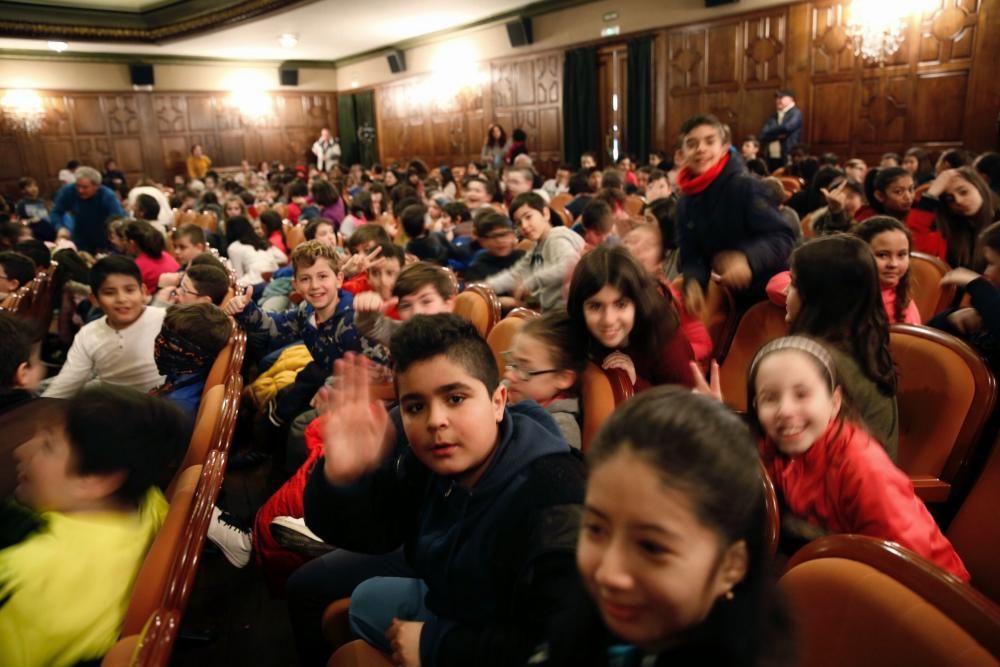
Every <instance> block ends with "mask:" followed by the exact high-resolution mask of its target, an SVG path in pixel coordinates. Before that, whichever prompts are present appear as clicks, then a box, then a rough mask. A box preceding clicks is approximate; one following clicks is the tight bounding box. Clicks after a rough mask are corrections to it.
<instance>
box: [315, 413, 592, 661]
mask: <svg viewBox="0 0 1000 667" xmlns="http://www.w3.org/2000/svg"><path fill="white" fill-rule="evenodd" d="M391 416H392V420H393V423H394V424H395V426H396V429H397V433H398V434H399V435H398V438H397V449H396V456H394V457H389V458H390V460H387V461H386V462H385V463H384V464H383V465H382V466H381V467H380V468H379V469H377V470H376V471H374V472H373V473H371V474H369V475H366V476H365V477H363V478H362V479H360V480H358V481H357V482H355V483H354V484H352V485H350V486H342V487H335V486H333V485H331V484H329V483H328V482H327V481H326V477H325V476H324V473H323V463H322V462H320V463H318V464H317V465H316V467H315V470H314V471H313V474H312V476H311V477H310V479H309V482H308V484H307V485H306V490H305V498H304V500H305V519H306V524H307V525H308V526H309V528H310V529H312V530H313V531H315V532H316V534H317V535H319V536H320V537H322V538H323V539H324V540H325V541H327V542H329V543H331V544H336V545H337V546H339V547H342V548H345V549H349V550H351V551H357V552H361V553H386V552H389V551H392V550H393V549H395V548H397V547H398V546H400V545H401V544H402V545H404V548H405V553H406V557H407V560H408V561H409V562H410V564H411V565H412V566H413V568H414V570H415V571H416V572H417V574H418V575H419V576H420V577H421V579H423V580H424V582H425V583H426V584H427V586H428V593H427V597H426V604H427V606H428V608H429V609H430V610H431V611H432V612H434V614H435V615H436V616H437V617H438V618H437V619H436V620H434V621H430V622H427V623H425V624H424V626H423V630H422V632H421V637H420V655H421V663H422V664H424V665H427V667H435V666H443V665H463V666H465V665H479V666H487V665H497V666H500V665H503V666H508V665H518V664H521V663H522V662H523V661H524V660H525V659H526V658H527V656H528V654H529V653H530V652H531V649H532V647H534V646H535V645H537V644H538V642H539V641H540V640H541V638H542V635H543V633H544V628H545V625H546V622H547V619H548V618H550V617H551V616H552V615H553V614H554V613H555V612H557V611H559V610H561V609H565V605H566V604H567V603H568V598H570V597H571V596H570V595H568V593H569V592H572V591H573V590H575V588H576V586H577V585H578V584H577V579H578V577H577V574H576V559H575V555H574V554H575V549H576V535H577V529H578V522H579V515H580V505H581V503H582V502H583V495H584V485H585V479H584V476H585V472H584V464H583V461H582V459H581V458H580V457H579V456H578V455H576V454H574V453H572V452H571V450H570V448H569V445H567V444H566V442H565V440H563V438H562V436H561V435H560V433H559V429H558V427H557V426H556V423H555V421H553V419H552V417H551V416H550V415H549V414H548V413H547V412H545V410H543V409H542V408H541V407H539V406H538V405H537V404H535V403H530V402H529V403H527V404H525V405H521V404H518V405H515V406H511V407H509V408H508V409H507V411H506V412H505V414H504V418H503V421H502V422H501V424H500V435H499V444H498V445H497V447H498V449H497V452H496V454H495V456H494V458H493V460H492V461H491V462H490V465H489V468H487V470H486V472H485V473H484V474H483V476H482V477H481V478H480V479H479V481H478V482H477V483H476V485H475V486H474V487H473V488H472V489H471V490H467V489H465V488H463V487H461V486H459V485H458V484H457V483H455V482H454V481H452V480H450V479H446V478H442V477H439V476H436V475H434V474H433V473H431V471H430V470H428V469H427V468H426V467H425V466H424V465H423V464H422V463H420V462H419V461H418V460H417V458H416V457H415V456H414V455H413V453H412V452H411V451H410V449H409V446H408V443H407V442H406V438H405V435H404V434H403V430H402V423H401V420H400V417H399V410H398V408H397V409H396V410H393V412H392V413H391Z"/></svg>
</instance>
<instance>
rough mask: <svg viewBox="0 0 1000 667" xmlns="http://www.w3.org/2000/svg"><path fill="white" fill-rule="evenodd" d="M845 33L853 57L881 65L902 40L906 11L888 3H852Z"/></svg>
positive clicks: (869, 0)
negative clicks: (851, 47)
mask: <svg viewBox="0 0 1000 667" xmlns="http://www.w3.org/2000/svg"><path fill="white" fill-rule="evenodd" d="M846 31H847V36H848V38H850V40H851V43H852V45H853V46H854V55H856V56H861V57H862V58H864V59H865V60H868V61H870V62H876V63H879V64H881V65H884V64H885V62H886V60H888V59H889V57H890V56H891V55H892V54H894V53H895V52H896V51H898V50H899V47H900V45H901V44H902V43H903V39H904V38H905V37H906V10H905V9H903V8H902V7H901V6H900V3H897V2H891V1H888V0H880V1H879V0H854V2H853V3H851V11H850V18H848V21H847V26H846Z"/></svg>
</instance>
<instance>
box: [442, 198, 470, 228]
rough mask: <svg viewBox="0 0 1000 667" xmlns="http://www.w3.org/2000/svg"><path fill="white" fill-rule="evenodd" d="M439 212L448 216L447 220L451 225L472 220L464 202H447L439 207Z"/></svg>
mask: <svg viewBox="0 0 1000 667" xmlns="http://www.w3.org/2000/svg"><path fill="white" fill-rule="evenodd" d="M441 212H442V213H443V214H444V215H446V216H448V220H449V221H450V222H451V224H452V225H458V224H461V223H463V222H469V221H470V220H472V212H471V211H470V210H469V207H468V206H466V204H465V202H461V201H453V202H448V203H447V204H445V205H444V206H442V207H441ZM442 217H443V216H442Z"/></svg>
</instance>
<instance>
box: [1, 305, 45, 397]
mask: <svg viewBox="0 0 1000 667" xmlns="http://www.w3.org/2000/svg"><path fill="white" fill-rule="evenodd" d="M41 334H42V332H41V331H40V330H39V329H38V327H36V326H35V325H34V324H33V323H32V321H31V320H26V319H22V318H20V317H18V316H17V315H14V314H13V313H7V312H4V311H0V340H2V341H3V345H0V393H5V392H6V391H9V390H11V389H26V390H28V391H36V390H37V389H38V386H39V385H40V384H41V383H42V380H43V379H44V378H45V366H44V365H43V364H42V358H41V348H42V343H41Z"/></svg>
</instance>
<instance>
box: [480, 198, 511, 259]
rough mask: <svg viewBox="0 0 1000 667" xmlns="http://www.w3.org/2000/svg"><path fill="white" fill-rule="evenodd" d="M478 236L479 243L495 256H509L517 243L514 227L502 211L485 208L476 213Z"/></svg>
mask: <svg viewBox="0 0 1000 667" xmlns="http://www.w3.org/2000/svg"><path fill="white" fill-rule="evenodd" d="M475 229H476V238H477V239H478V240H479V245H481V246H482V247H483V249H485V250H486V252H487V253H489V254H490V255H493V256H494V257H507V256H508V255H510V254H511V253H512V252H514V248H515V247H516V245H517V238H516V237H515V235H514V227H513V226H511V224H510V220H508V219H507V216H505V215H503V214H502V213H497V212H496V211H494V210H493V209H483V210H482V211H481V212H477V213H476V221H475Z"/></svg>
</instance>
